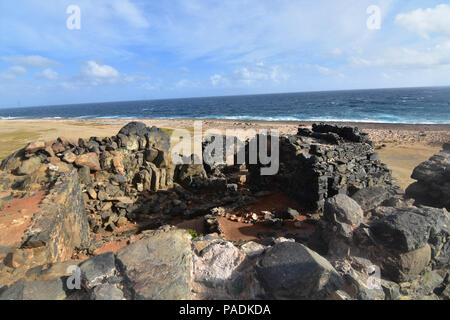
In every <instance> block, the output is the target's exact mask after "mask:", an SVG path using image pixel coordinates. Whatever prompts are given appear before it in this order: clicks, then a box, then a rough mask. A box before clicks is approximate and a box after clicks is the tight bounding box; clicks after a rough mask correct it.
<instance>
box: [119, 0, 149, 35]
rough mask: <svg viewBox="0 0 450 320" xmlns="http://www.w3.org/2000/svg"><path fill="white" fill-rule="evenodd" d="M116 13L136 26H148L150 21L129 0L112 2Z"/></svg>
mask: <svg viewBox="0 0 450 320" xmlns="http://www.w3.org/2000/svg"><path fill="white" fill-rule="evenodd" d="M112 7H113V9H114V10H115V13H116V14H117V15H118V16H120V17H122V18H123V19H124V20H126V21H127V22H128V23H129V24H130V25H131V26H133V27H135V28H148V27H150V23H149V22H148V21H147V19H146V18H145V16H144V15H143V14H142V13H141V11H140V10H139V9H138V8H137V7H136V6H135V5H134V4H132V3H131V2H130V1H128V0H115V1H114V2H113V3H112Z"/></svg>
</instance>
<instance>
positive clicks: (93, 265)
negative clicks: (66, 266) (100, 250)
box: [80, 252, 116, 288]
mask: <svg viewBox="0 0 450 320" xmlns="http://www.w3.org/2000/svg"><path fill="white" fill-rule="evenodd" d="M80 270H81V276H82V279H83V282H84V285H85V286H86V287H87V288H93V287H95V286H97V285H99V284H101V283H102V282H103V280H104V279H107V278H109V277H113V276H114V275H115V273H116V265H115V258H114V254H113V253H112V252H108V253H104V254H102V255H99V256H96V257H93V258H91V259H89V260H87V261H85V262H83V263H82V264H80Z"/></svg>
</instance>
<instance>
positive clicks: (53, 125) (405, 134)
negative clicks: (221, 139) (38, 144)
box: [0, 119, 450, 188]
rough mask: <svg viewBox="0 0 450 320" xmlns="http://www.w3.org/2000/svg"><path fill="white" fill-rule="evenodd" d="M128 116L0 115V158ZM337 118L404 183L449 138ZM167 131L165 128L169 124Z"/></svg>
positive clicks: (117, 124)
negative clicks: (364, 137)
mask: <svg viewBox="0 0 450 320" xmlns="http://www.w3.org/2000/svg"><path fill="white" fill-rule="evenodd" d="M135 120H138V119H135ZM130 121H133V119H80V120H65V119H60V120H55V119H51V120H50V119H49V120H47V119H37V120H0V147H1V148H0V159H3V158H5V157H7V156H8V155H9V154H11V153H12V152H14V151H16V150H18V149H20V148H22V147H23V146H25V145H26V144H27V143H28V142H31V141H34V140H37V139H43V140H53V139H56V138H58V137H60V136H63V137H66V138H69V139H78V138H89V137H92V136H97V137H107V136H113V135H115V134H117V133H118V131H119V130H120V128H122V127H123V126H124V125H125V124H127V123H128V122H130ZM139 121H143V122H145V123H146V124H147V125H150V126H152V125H154V126H157V127H160V128H165V129H172V130H173V129H178V128H180V129H181V128H182V129H188V130H190V131H192V130H193V127H194V121H195V120H193V119H144V120H139ZM299 124H302V125H305V126H307V127H309V126H311V124H312V122H296V121H292V122H291V121H273V122H267V121H247V120H209V119H208V120H202V126H203V130H204V131H205V130H209V129H219V130H222V131H223V133H224V134H225V131H224V130H225V129H245V130H248V129H255V130H260V129H268V130H269V129H277V130H279V131H280V133H282V134H283V133H290V134H292V133H295V132H296V131H297V128H298V125H299ZM339 124H340V125H352V126H357V127H359V128H361V129H362V130H363V131H365V132H367V133H369V135H370V137H371V139H372V140H373V141H374V142H375V143H376V145H377V146H380V145H383V144H384V145H385V147H384V148H382V149H380V150H379V152H380V155H381V160H382V161H383V162H384V163H386V164H387V165H388V166H389V168H390V169H392V171H393V174H394V176H395V177H396V178H397V179H398V180H399V184H400V185H401V186H402V187H403V188H406V187H407V186H408V185H409V184H410V183H412V182H413V180H412V179H411V178H410V176H411V173H412V171H413V169H414V168H415V167H416V166H417V165H418V164H420V163H421V162H423V161H425V160H427V159H429V158H430V157H431V156H432V155H433V154H435V153H436V152H438V151H439V150H440V148H441V146H442V144H443V143H444V142H446V141H450V125H403V124H378V123H376V124H370V123H339ZM167 132H169V133H170V130H167ZM230 134H232V132H230Z"/></svg>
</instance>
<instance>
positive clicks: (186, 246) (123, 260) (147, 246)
mask: <svg viewBox="0 0 450 320" xmlns="http://www.w3.org/2000/svg"><path fill="white" fill-rule="evenodd" d="M117 260H118V261H119V264H120V265H121V269H122V272H123V274H124V275H125V277H126V280H127V285H128V286H129V288H130V290H131V291H132V294H133V298H135V299H138V300H180V299H181V300H183V299H189V298H190V286H189V285H190V281H191V272H192V270H191V264H192V255H191V244H190V236H189V234H188V233H187V232H185V231H183V230H171V231H167V232H165V231H163V230H158V231H155V232H153V233H150V234H149V235H148V236H147V237H146V238H144V239H142V240H139V241H137V242H135V243H133V244H131V245H129V246H128V247H125V248H123V249H121V250H120V251H119V253H118V254H117Z"/></svg>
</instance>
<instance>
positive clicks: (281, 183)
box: [249, 124, 401, 211]
mask: <svg viewBox="0 0 450 320" xmlns="http://www.w3.org/2000/svg"><path fill="white" fill-rule="evenodd" d="M249 168H250V172H251V181H252V184H253V185H254V186H256V187H258V188H266V189H267V188H268V189H273V188H279V189H280V190H283V191H284V192H286V193H287V194H289V195H290V196H292V197H293V198H294V199H296V200H298V201H299V202H300V203H302V204H303V205H304V206H305V207H306V208H308V209H310V210H314V211H322V210H323V206H324V203H325V199H327V198H330V197H333V196H335V195H337V194H339V193H343V194H347V195H350V196H352V195H353V194H355V193H356V192H357V191H359V190H361V189H364V188H367V187H373V186H383V187H386V188H387V189H388V190H389V191H390V192H392V194H395V193H397V192H401V189H400V188H399V187H398V186H397V184H396V181H395V180H394V179H393V178H392V172H391V170H389V169H388V168H387V166H386V165H385V164H383V163H381V161H380V160H379V155H378V154H377V153H376V152H375V150H374V146H373V143H372V142H371V141H370V140H369V139H368V138H367V135H366V134H364V133H361V132H359V130H358V129H357V128H350V127H338V126H329V125H324V124H321V125H314V126H313V130H309V129H305V128H303V127H300V128H299V130H298V133H297V134H296V135H290V136H282V137H281V138H280V171H279V173H278V175H276V176H266V177H262V176H260V174H259V168H260V166H259V165H250V166H249Z"/></svg>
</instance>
